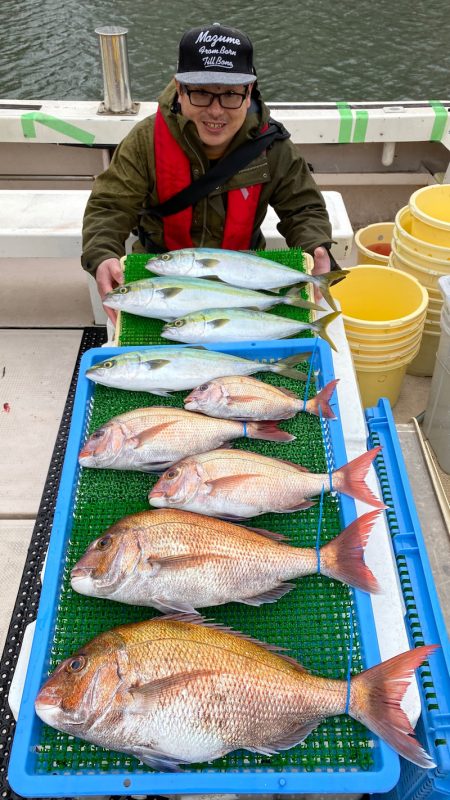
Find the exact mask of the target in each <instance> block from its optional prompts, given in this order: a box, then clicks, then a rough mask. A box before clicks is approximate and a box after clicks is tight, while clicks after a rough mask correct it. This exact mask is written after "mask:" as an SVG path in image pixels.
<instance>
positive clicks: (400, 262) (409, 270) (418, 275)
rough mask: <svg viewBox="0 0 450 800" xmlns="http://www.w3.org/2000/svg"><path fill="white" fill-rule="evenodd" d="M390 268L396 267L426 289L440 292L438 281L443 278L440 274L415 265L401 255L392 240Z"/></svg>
mask: <svg viewBox="0 0 450 800" xmlns="http://www.w3.org/2000/svg"><path fill="white" fill-rule="evenodd" d="M389 266H390V267H395V269H396V270H400V271H401V272H404V273H406V274H407V275H410V276H412V277H413V278H415V279H416V280H417V281H418V282H419V283H420V284H421V285H422V286H424V287H425V288H426V289H432V290H433V291H435V292H436V291H438V288H437V287H438V280H439V278H440V277H441V275H440V273H439V272H434V271H433V270H432V269H425V267H419V265H418V264H414V263H413V262H412V261H410V260H409V258H405V257H404V256H402V255H400V254H399V252H398V250H397V247H396V245H395V240H392V253H391V255H390V257H389Z"/></svg>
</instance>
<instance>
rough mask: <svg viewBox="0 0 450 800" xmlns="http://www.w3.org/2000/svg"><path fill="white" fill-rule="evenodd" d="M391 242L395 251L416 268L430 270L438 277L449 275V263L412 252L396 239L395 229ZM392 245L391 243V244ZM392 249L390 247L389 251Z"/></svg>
mask: <svg viewBox="0 0 450 800" xmlns="http://www.w3.org/2000/svg"><path fill="white" fill-rule="evenodd" d="M392 242H393V245H394V247H395V250H396V251H397V253H399V255H401V256H403V257H404V258H407V259H408V260H409V261H411V262H412V263H413V264H416V265H417V266H418V267H422V268H423V269H427V270H430V271H432V272H434V273H437V274H438V275H450V261H447V260H446V259H443V258H433V257H432V256H425V255H422V253H418V252H417V250H413V249H412V248H411V247H409V246H408V245H407V244H405V242H404V241H402V240H401V239H399V238H398V235H397V229H395V230H394V235H393V237H392ZM391 244H392V243H391ZM392 249H393V247H392V246H391V250H392Z"/></svg>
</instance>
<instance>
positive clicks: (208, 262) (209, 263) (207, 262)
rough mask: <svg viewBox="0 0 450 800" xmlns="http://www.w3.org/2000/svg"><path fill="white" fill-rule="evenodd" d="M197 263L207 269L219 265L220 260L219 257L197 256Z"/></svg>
mask: <svg viewBox="0 0 450 800" xmlns="http://www.w3.org/2000/svg"><path fill="white" fill-rule="evenodd" d="M195 263H196V264H200V265H201V266H202V267H205V269H209V268H210V267H217V265H218V264H220V261H219V259H218V258H196V259H195Z"/></svg>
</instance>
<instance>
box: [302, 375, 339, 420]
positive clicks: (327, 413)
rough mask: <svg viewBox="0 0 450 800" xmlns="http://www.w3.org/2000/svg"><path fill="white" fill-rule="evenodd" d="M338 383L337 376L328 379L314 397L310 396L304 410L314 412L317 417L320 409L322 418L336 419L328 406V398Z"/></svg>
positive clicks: (329, 398)
mask: <svg viewBox="0 0 450 800" xmlns="http://www.w3.org/2000/svg"><path fill="white" fill-rule="evenodd" d="M338 383H339V378H336V379H335V380H333V381H329V383H327V385H326V386H324V387H323V389H321V390H320V392H318V393H317V394H316V396H315V397H312V398H311V400H308V401H307V403H306V410H307V411H309V413H310V414H315V415H316V416H317V417H318V416H319V409H320V411H321V412H322V416H323V418H324V419H336V416H335V414H334V413H333V410H332V409H331V407H330V400H331V396H332V394H333V392H334V390H335V388H336V386H337V385H338Z"/></svg>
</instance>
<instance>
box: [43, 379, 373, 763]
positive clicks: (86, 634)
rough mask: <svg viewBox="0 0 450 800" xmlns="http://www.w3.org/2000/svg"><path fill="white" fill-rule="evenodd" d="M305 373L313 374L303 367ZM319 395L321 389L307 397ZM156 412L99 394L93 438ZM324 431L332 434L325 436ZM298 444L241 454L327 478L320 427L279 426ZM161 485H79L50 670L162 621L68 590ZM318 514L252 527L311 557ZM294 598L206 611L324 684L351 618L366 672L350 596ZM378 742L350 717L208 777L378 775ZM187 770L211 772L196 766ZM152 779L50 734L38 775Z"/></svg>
mask: <svg viewBox="0 0 450 800" xmlns="http://www.w3.org/2000/svg"><path fill="white" fill-rule="evenodd" d="M299 368H300V369H305V368H307V364H303V365H299ZM258 377H261V378H262V379H263V380H265V381H267V382H270V383H273V384H275V385H279V386H285V387H286V388H289V389H292V390H293V391H296V392H297V393H301V392H302V391H303V392H304V391H305V384H304V383H299V382H296V381H293V380H291V379H289V378H282V377H280V376H278V375H274V374H272V373H270V374H265V373H264V374H263V375H259V376H258ZM315 392H316V389H315V386H314V382H312V383H311V386H310V387H309V395H308V396H310V397H312V396H313V395H314V394H315ZM185 394H186V393H184V392H183V393H182V392H179V393H175V394H174V395H173V396H172V397H168V398H160V397H158V398H153V397H151V396H150V397H151V400H150V402H151V403H152V404H157V405H164V406H176V407H182V405H183V398H184V396H185ZM148 404H149V395H148V394H146V393H138V392H126V391H121V390H114V389H110V388H106V387H103V386H100V385H97V386H96V387H95V391H94V394H93V399H92V402H91V408H90V413H89V415H88V423H87V430H86V434H87V433H88V432H89V433H91V432H92V431H93V430H94V429H95V428H97V427H99V426H100V425H101V424H102V423H104V422H105V421H107V420H108V419H110V418H111V417H112V416H115V415H116V414H119V413H121V412H124V411H126V410H131V409H133V408H139V407H141V406H144V405H148ZM326 425H327V423H325V431H326ZM282 427H283V428H284V429H285V430H288V431H290V432H291V433H293V434H295V436H296V437H297V439H296V440H295V441H294V442H292V443H289V444H288V445H287V444H282V443H274V442H263V441H257V440H251V441H249V440H248V439H238V440H236V443H235V447H238V448H243V449H249V450H252V451H254V452H260V453H263V454H265V455H268V456H272V457H278V458H288V459H289V460H292V461H294V462H297V463H301V464H302V465H304V466H306V467H307V468H309V469H311V470H312V471H314V472H325V473H326V472H327V462H326V455H325V448H327V449H328V450H329V449H330V442H329V440H328V437H327V435H326V434H325V439H324V437H323V434H322V428H321V422H320V420H319V419H318V418H316V417H312V416H310V415H307V414H299V415H297V417H295V418H294V419H291V420H287V421H285V422H283V423H282ZM156 479H157V478H156V476H152V475H148V474H144V473H137V472H136V473H133V472H121V471H119V470H95V469H84V470H81V471H80V472H79V475H78V477H77V480H76V481H75V487H74V496H73V506H74V508H73V519H74V521H73V529H72V532H71V537H70V541H69V544H68V548H67V552H66V561H65V564H64V574H63V581H62V590H61V595H60V599H59V605H58V614H57V619H56V627H55V635H54V641H53V647H52V652H51V656H50V665H49V668H50V670H53V669H54V668H55V667H56V665H57V664H58V663H59V662H60V661H61V660H62V659H64V658H66V657H67V656H69V655H70V654H71V653H73V652H74V650H75V649H77V648H78V647H80V646H81V645H82V644H84V643H85V642H87V641H88V640H89V639H91V638H93V637H94V636H96V635H98V634H99V633H101V632H103V631H106V630H108V629H110V628H112V627H114V626H116V625H120V624H124V623H126V622H137V621H139V620H144V619H149V618H150V617H152V616H155V615H156V614H157V612H156V611H155V612H153V611H152V609H148V608H137V607H132V606H126V605H122V604H119V603H114V602H108V601H105V600H100V599H94V598H88V597H84V596H81V595H77V594H76V593H75V592H73V591H72V589H71V587H70V580H69V579H70V570H71V568H72V567H73V565H74V564H75V563H76V561H77V560H78V559H79V558H80V557H81V555H82V554H83V552H84V551H85V549H86V547H87V546H88V544H89V543H90V542H91V541H92V540H93V539H94V538H96V537H97V536H99V535H100V534H101V533H102V532H103V531H104V530H105V528H107V527H108V526H109V525H112V524H113V523H115V522H116V521H117V520H119V519H120V518H121V517H123V516H125V515H126V514H131V513H134V512H137V511H141V510H144V509H148V500H147V494H148V491H149V489H150V488H151V486H153V485H154V483H155V482H156ZM338 502H339V501H338V499H337V498H335V497H333V496H332V495H329V494H327V495H325V499H324V513H323V523H322V530H321V543H325V542H327V541H329V540H330V539H332V538H334V537H335V536H336V535H337V534H338V533H339V532H340V529H341V525H340V520H339V506H338ZM318 518H319V506H318V505H316V506H314V507H312V508H311V509H308V510H306V511H301V512H296V513H293V514H265V515H263V516H260V517H257V518H255V519H254V520H249V521H248V524H249V525H252V524H253V525H255V526H256V527H264V528H268V529H270V530H274V531H278V532H279V533H283V534H285V535H286V536H287V537H289V539H290V541H291V542H292V543H293V544H297V545H299V546H309V547H311V546H312V547H314V546H315V544H316V538H317V527H318ZM296 584H297V585H296V588H295V589H294V590H293V591H291V592H290V593H288V594H287V595H285V596H284V597H283V598H282V599H281V600H279V601H278V602H277V603H275V604H267V605H264V606H262V607H260V608H252V607H249V606H245V605H241V604H238V603H234V604H229V605H226V606H220V607H217V608H206V609H203V616H204V617H205V618H207V619H212V620H214V621H216V622H217V623H222V624H224V625H226V626H229V627H231V628H232V629H234V630H237V631H243V632H244V633H246V634H248V635H251V636H253V637H255V638H257V639H260V640H262V641H265V642H269V643H271V644H273V645H276V646H278V647H280V648H285V651H287V652H288V654H289V655H291V656H293V657H294V658H296V659H297V660H298V661H299V662H300V663H302V664H303V665H304V666H305V667H306V668H308V669H309V670H311V671H313V672H316V673H317V674H320V675H322V676H324V677H330V678H341V679H344V680H345V678H346V675H347V660H348V642H349V638H350V634H349V631H350V624H351V622H350V617H352V623H353V627H354V632H355V633H354V647H353V661H352V671H353V672H354V673H357V672H360V671H361V670H362V669H363V663H362V655H361V646H360V640H359V635H358V623H357V618H356V612H355V608H354V604H353V593H352V590H350V589H349V588H348V587H347V586H345V585H343V584H341V583H339V582H337V581H333V580H330V579H328V578H326V577H323V576H319V575H314V576H310V577H306V578H303V579H302V580H298V581H297V582H296ZM372 748H373V738H372V736H371V734H370V733H369V732H368V731H367V729H366V728H365V727H364V726H362V725H361V724H359V723H357V722H355V721H353V720H351V719H350V718H349V717H347V716H339V717H333V718H329V719H327V720H326V721H325V722H324V723H323V724H322V725H320V726H319V727H318V728H317V729H316V730H315V731H314V732H313V733H311V734H310V735H309V736H308V737H307V739H306V740H305V741H304V742H302V743H301V744H300V745H297V746H296V747H294V748H292V749H290V750H287V751H283V752H282V753H279V754H277V755H274V756H272V757H268V756H263V755H258V754H254V753H250V752H247V751H236V752H233V753H230V754H229V755H227V756H225V757H224V758H222V759H219V760H216V761H215V762H214V763H213V765H211V766H209V767H208V769H213V770H214V771H219V772H220V771H224V772H242V771H244V770H247V769H257V768H258V767H259V768H261V769H264V770H267V769H270V770H273V769H275V770H277V769H286V770H295V771H317V770H319V771H327V770H330V769H331V770H333V771H334V770H340V769H344V770H357V771H364V770H370V769H371V768H372V766H373V763H374V760H373V754H372ZM185 769H186V770H190V771H195V770H200V769H205V765H195V764H194V765H191V766H189V767H186V768H185ZM80 770H82V771H85V770H87V771H92V770H93V771H94V772H109V771H111V770H115V771H117V770H118V771H122V772H130V773H131V772H133V773H136V772H145V771H150V768H149V767H146V766H142V765H140V764H139V763H138V762H137V761H136V760H135V759H133V758H131V757H129V756H127V755H125V754H123V753H115V752H111V751H107V750H104V749H102V748H99V747H96V746H94V745H91V744H89V743H87V742H84V741H81V740H78V739H74V738H73V737H71V736H68V735H67V734H64V733H61V732H58V731H56V730H54V729H52V728H50V727H47V726H46V725H44V726H43V727H42V737H41V741H40V744H39V747H38V772H40V773H41V774H42V773H48V772H55V771H56V772H59V771H63V772H64V771H69V772H70V773H73V772H77V771H80Z"/></svg>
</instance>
